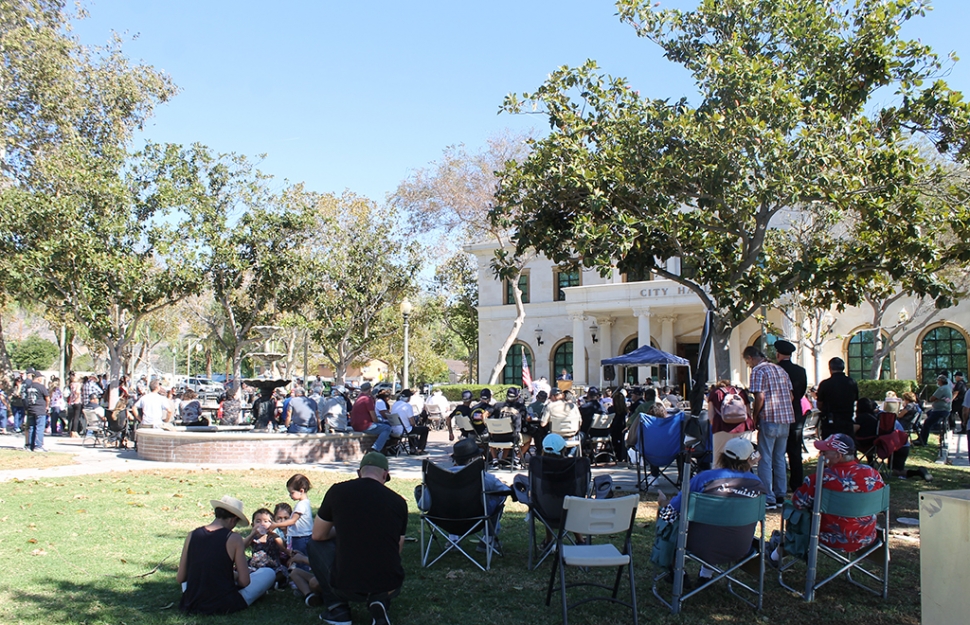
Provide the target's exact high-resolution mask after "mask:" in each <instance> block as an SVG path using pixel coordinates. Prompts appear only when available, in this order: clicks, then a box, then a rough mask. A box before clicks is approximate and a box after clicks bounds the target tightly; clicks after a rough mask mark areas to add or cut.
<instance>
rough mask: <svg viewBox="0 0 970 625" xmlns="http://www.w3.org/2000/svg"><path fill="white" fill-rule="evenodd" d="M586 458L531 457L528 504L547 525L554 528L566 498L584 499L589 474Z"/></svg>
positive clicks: (587, 487) (586, 493) (587, 490)
mask: <svg viewBox="0 0 970 625" xmlns="http://www.w3.org/2000/svg"><path fill="white" fill-rule="evenodd" d="M591 473H592V472H591V470H590V465H589V458H560V457H558V456H534V457H533V458H532V459H531V460H530V461H529V492H530V495H529V500H530V501H531V503H532V507H533V508H534V509H535V510H536V512H538V513H539V516H541V517H542V518H543V519H545V520H546V522H547V523H549V524H550V525H558V523H559V519H560V518H561V517H562V509H563V508H562V502H563V499H565V498H566V497H586V496H587V495H589V485H590V480H591V479H592V474H591Z"/></svg>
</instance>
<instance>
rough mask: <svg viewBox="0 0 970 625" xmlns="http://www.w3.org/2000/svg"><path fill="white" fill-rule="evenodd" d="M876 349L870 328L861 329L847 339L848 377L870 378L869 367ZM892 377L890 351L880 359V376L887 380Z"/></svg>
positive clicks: (857, 378)
mask: <svg viewBox="0 0 970 625" xmlns="http://www.w3.org/2000/svg"><path fill="white" fill-rule="evenodd" d="M875 351H876V338H875V335H874V334H873V331H872V330H862V331H861V332H856V333H855V334H854V335H852V338H851V339H849V348H848V354H847V356H848V359H847V362H846V363H845V364H846V368H847V369H848V371H846V373H848V374H849V377H851V378H854V379H856V380H870V379H872V375H870V369H871V368H872V355H873V353H874V352H875ZM890 377H892V353H889V354H887V355H886V358H885V359H884V360H883V361H882V375H881V376H880V378H882V379H883V380H887V379H889V378H890Z"/></svg>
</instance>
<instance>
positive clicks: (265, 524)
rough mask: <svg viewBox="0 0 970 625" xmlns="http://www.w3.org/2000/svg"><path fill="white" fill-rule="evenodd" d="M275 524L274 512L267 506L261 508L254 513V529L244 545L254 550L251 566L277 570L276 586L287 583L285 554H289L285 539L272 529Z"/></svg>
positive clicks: (250, 560) (251, 567)
mask: <svg viewBox="0 0 970 625" xmlns="http://www.w3.org/2000/svg"><path fill="white" fill-rule="evenodd" d="M272 524H273V513H272V512H270V511H269V510H267V509H266V508H260V509H259V510H257V511H256V512H254V513H253V531H252V532H250V533H249V536H247V537H246V540H245V541H244V545H245V546H246V547H248V548H250V549H251V550H252V556H250V558H249V568H250V569H252V570H254V571H255V570H257V569H273V570H274V571H276V587H277V588H279V587H281V586H282V585H283V584H285V583H286V567H285V566H283V560H284V559H285V558H284V557H283V556H286V555H288V553H287V549H286V545H285V544H284V543H283V540H282V539H281V538H280V537H279V536H277V535H276V534H274V533H273V532H271V531H270V529H269V528H270V526H271V525H272Z"/></svg>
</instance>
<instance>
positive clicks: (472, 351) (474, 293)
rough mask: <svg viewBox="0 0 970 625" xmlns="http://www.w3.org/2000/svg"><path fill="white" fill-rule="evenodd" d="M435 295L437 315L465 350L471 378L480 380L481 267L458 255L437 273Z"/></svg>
mask: <svg viewBox="0 0 970 625" xmlns="http://www.w3.org/2000/svg"><path fill="white" fill-rule="evenodd" d="M431 293H432V295H434V296H435V297H436V298H437V299H438V300H439V301H438V305H437V306H436V307H435V312H436V313H437V315H438V317H439V318H440V319H441V320H442V322H443V323H444V324H445V326H446V327H447V328H448V330H449V331H450V332H451V333H452V334H454V335H455V336H456V337H457V338H458V340H459V341H461V344H462V345H463V346H464V347H465V353H466V356H465V358H466V360H467V363H468V378H469V379H470V380H477V379H478V376H477V375H476V372H475V364H476V362H477V361H478V267H477V265H476V263H475V262H474V261H473V258H472V256H471V255H469V254H466V253H464V252H457V253H456V254H454V255H453V256H452V257H451V258H448V259H447V260H445V261H444V262H443V263H441V264H440V265H438V267H437V269H435V274H434V281H433V282H432V286H431Z"/></svg>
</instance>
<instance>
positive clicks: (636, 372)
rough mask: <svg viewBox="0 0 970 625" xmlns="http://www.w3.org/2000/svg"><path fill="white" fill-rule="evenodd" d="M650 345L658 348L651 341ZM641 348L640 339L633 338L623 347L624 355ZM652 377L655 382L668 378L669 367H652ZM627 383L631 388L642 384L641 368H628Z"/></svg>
mask: <svg viewBox="0 0 970 625" xmlns="http://www.w3.org/2000/svg"><path fill="white" fill-rule="evenodd" d="M650 345H651V346H653V347H657V344H656V343H655V342H653V341H650ZM639 347H640V339H639V338H638V337H633V338H632V339H630V340H629V341H627V342H626V345H624V346H623V353H624V354H629V353H630V352H632V351H633V350H635V349H638V348H639ZM658 349H659V348H658ZM650 377H652V378H653V379H654V380H661V379H666V378H667V365H661V366H659V367H650ZM625 381H626V383H627V384H629V385H631V386H636V385H637V384H639V383H640V368H639V367H626V380H625ZM644 381H646V380H644Z"/></svg>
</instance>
